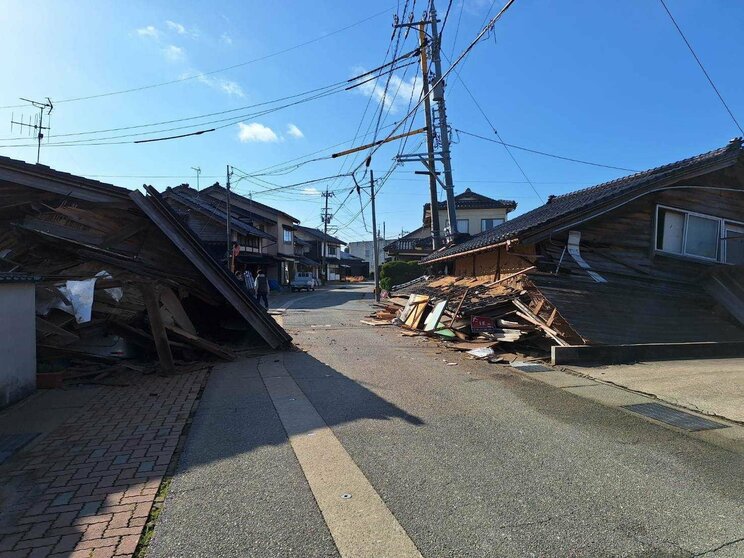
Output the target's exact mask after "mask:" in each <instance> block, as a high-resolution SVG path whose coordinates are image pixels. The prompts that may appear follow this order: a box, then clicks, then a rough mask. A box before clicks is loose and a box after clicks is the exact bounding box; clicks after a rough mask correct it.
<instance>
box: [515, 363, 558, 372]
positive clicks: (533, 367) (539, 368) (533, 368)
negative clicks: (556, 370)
mask: <svg viewBox="0 0 744 558" xmlns="http://www.w3.org/2000/svg"><path fill="white" fill-rule="evenodd" d="M511 366H512V368H516V369H517V370H521V371H522V372H527V373H530V372H550V371H551V370H552V368H548V367H547V366H543V365H542V364H533V363H531V362H512V363H511Z"/></svg>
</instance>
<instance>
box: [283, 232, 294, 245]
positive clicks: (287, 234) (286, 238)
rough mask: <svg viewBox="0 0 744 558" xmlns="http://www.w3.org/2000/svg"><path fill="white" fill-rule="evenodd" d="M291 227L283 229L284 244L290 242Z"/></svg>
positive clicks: (291, 238) (291, 237)
mask: <svg viewBox="0 0 744 558" xmlns="http://www.w3.org/2000/svg"><path fill="white" fill-rule="evenodd" d="M292 240H293V235H292V229H284V244H292Z"/></svg>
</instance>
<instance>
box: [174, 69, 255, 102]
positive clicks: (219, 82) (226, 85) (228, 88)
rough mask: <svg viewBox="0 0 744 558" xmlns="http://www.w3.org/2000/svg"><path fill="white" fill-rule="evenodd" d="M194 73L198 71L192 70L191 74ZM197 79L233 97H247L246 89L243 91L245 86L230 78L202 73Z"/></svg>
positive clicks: (185, 75)
mask: <svg viewBox="0 0 744 558" xmlns="http://www.w3.org/2000/svg"><path fill="white" fill-rule="evenodd" d="M194 73H196V72H192V73H191V75H193V74H194ZM188 76H189V74H183V75H182V76H181V77H182V78H184V77H188ZM196 81H198V82H199V83H202V84H204V85H206V86H207V87H211V88H212V89H217V90H218V91H222V92H223V93H226V94H227V95H230V96H231V97H241V98H242V97H245V91H243V88H242V87H241V86H240V84H239V83H237V82H235V81H232V80H229V79H222V78H214V77H211V76H205V75H201V76H198V77H197V78H196Z"/></svg>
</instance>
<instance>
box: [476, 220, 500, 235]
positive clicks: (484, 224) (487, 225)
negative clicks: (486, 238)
mask: <svg viewBox="0 0 744 558" xmlns="http://www.w3.org/2000/svg"><path fill="white" fill-rule="evenodd" d="M503 222H504V220H503V219H481V232H483V231H489V230H491V229H492V228H494V227H496V226H498V225H500V224H501V223H503Z"/></svg>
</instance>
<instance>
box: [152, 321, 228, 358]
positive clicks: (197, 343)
mask: <svg viewBox="0 0 744 558" xmlns="http://www.w3.org/2000/svg"><path fill="white" fill-rule="evenodd" d="M165 327H166V329H167V330H168V331H172V332H173V333H175V334H176V335H177V336H178V337H180V338H181V339H183V340H184V341H186V342H187V343H189V344H191V345H193V346H194V347H197V348H199V349H201V350H202V351H207V352H208V353H212V354H213V355H216V356H218V357H219V358H221V359H224V360H235V359H236V358H237V356H236V355H235V353H233V352H232V351H229V350H228V349H225V348H224V347H221V346H220V345H218V344H216V343H212V342H211V341H207V340H206V339H202V338H201V337H199V336H198V335H192V334H191V333H189V332H188V331H186V330H183V329H181V328H180V327H176V326H172V325H166V326H165Z"/></svg>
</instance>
